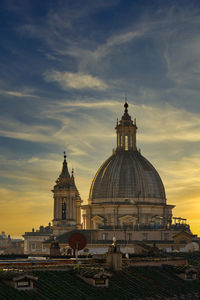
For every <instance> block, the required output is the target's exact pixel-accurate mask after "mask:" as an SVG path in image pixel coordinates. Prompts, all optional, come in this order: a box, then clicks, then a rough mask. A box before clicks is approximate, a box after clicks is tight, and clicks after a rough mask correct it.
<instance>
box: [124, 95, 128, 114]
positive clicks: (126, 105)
mask: <svg viewBox="0 0 200 300" xmlns="http://www.w3.org/2000/svg"><path fill="white" fill-rule="evenodd" d="M125 101H126V102H125V103H124V108H125V110H124V112H125V113H127V112H128V103H127V98H126V97H125Z"/></svg>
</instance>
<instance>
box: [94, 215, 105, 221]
mask: <svg viewBox="0 0 200 300" xmlns="http://www.w3.org/2000/svg"><path fill="white" fill-rule="evenodd" d="M91 220H92V221H100V222H102V221H103V220H104V218H102V217H100V216H94V217H93V218H92V219H91Z"/></svg>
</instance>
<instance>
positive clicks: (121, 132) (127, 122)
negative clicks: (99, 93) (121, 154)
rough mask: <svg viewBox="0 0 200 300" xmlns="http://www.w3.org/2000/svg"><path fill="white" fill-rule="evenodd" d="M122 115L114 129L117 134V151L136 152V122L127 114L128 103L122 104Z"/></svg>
mask: <svg viewBox="0 0 200 300" xmlns="http://www.w3.org/2000/svg"><path fill="white" fill-rule="evenodd" d="M124 108H125V110H124V114H123V116H122V118H121V120H120V121H119V122H118V121H117V125H116V127H115V129H116V133H117V150H124V151H131V150H133V151H136V150H137V147H136V132H137V126H136V121H134V123H133V121H132V119H131V116H130V115H129V114H128V103H127V102H125V104H124Z"/></svg>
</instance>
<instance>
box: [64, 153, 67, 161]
mask: <svg viewBox="0 0 200 300" xmlns="http://www.w3.org/2000/svg"><path fill="white" fill-rule="evenodd" d="M63 153H64V160H66V157H67V155H66V152H65V151H64V152H63Z"/></svg>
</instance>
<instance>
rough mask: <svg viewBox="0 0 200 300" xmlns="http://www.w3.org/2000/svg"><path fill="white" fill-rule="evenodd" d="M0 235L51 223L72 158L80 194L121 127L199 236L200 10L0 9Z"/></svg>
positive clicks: (37, 5)
mask: <svg viewBox="0 0 200 300" xmlns="http://www.w3.org/2000/svg"><path fill="white" fill-rule="evenodd" d="M0 40H1V43H0V231H5V232H6V234H11V236H12V237H21V235H22V234H23V233H24V232H25V231H31V230H32V228H33V227H34V228H38V227H39V226H40V225H44V226H46V225H47V224H48V222H49V221H51V220H52V219H53V194H52V192H51V190H52V188H53V186H54V184H55V180H56V179H57V178H58V176H59V174H60V172H61V167H62V161H63V151H66V153H67V161H68V166H69V170H70V171H71V169H72V168H74V172H75V180H76V184H77V187H78V189H79V192H80V195H81V198H82V199H83V201H84V203H87V199H88V195H89V188H90V184H91V181H92V179H93V177H94V175H95V173H96V171H97V169H98V168H99V166H100V165H101V164H102V163H103V161H105V159H107V158H108V157H109V156H110V155H111V153H112V149H113V148H115V147H116V134H115V129H114V128H115V124H116V119H117V118H121V116H122V114H123V104H124V98H125V95H126V96H127V98H128V103H129V114H130V115H131V116H132V118H136V119H137V126H138V133H137V145H138V148H140V149H141V153H142V155H143V156H145V157H146V158H147V159H148V160H149V161H150V162H151V163H152V164H153V166H154V167H155V168H156V169H157V171H158V172H159V174H160V176H161V178H162V180H163V183H164V186H165V190H166V195H167V202H168V204H174V205H176V208H175V209H174V211H173V214H174V216H176V217H183V218H187V221H188V223H189V224H190V225H191V229H192V231H193V233H194V234H200V2H199V1H198V0H196V1H195V0H187V1H186V0H180V1H178V0H168V1H166V0H146V1H145V0H135V1H134V0H126V1H124V0H96V1H93V0H76V1H71V0H65V1H64V0H63V1H59V0H47V1H41V0H40V1H38V0H26V1H24V0H1V1H0Z"/></svg>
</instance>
